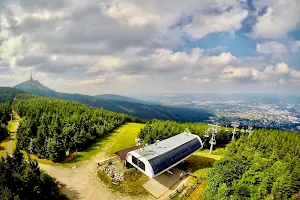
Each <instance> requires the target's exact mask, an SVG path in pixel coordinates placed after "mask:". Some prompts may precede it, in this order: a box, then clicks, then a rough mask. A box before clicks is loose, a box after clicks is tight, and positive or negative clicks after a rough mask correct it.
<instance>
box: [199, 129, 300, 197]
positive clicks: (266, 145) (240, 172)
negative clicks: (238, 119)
mask: <svg viewBox="0 0 300 200" xmlns="http://www.w3.org/2000/svg"><path fill="white" fill-rule="evenodd" d="M207 183H208V188H207V190H206V193H205V198H204V199H209V200H213V199H216V200H220V199H238V200H242V199H253V200H256V199H268V200H271V199H275V200H276V199H278V200H279V199H280V200H281V199H283V200H284V199H290V198H292V199H295V200H296V199H300V135H299V133H295V132H287V131H279V130H266V129H262V130H258V131H255V132H254V133H253V135H252V136H251V137H241V138H240V139H239V140H237V141H236V142H233V143H231V144H229V145H228V146H227V153H226V154H225V156H224V157H223V159H221V160H220V161H218V162H216V163H215V165H214V167H213V168H212V170H211V171H210V172H209V173H208V176H207Z"/></svg>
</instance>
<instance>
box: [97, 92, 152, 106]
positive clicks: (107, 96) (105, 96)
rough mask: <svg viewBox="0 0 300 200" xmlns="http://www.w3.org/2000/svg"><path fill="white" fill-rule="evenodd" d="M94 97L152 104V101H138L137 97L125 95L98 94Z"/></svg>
mask: <svg viewBox="0 0 300 200" xmlns="http://www.w3.org/2000/svg"><path fill="white" fill-rule="evenodd" d="M95 97H98V98H99V99H109V100H116V101H127V102H132V103H141V104H146V105H154V103H150V102H147V101H140V100H137V99H133V98H129V97H126V96H122V95H117V94H100V95H96V96H95Z"/></svg>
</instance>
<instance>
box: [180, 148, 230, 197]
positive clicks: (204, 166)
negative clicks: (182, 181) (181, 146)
mask: <svg viewBox="0 0 300 200" xmlns="http://www.w3.org/2000/svg"><path fill="white" fill-rule="evenodd" d="M224 151H225V148H218V149H215V150H214V151H213V154H212V155H210V154H209V150H208V149H205V150H200V151H198V152H196V153H194V154H193V155H192V156H191V157H189V158H188V159H187V160H186V166H187V168H189V169H190V170H191V171H192V173H193V174H194V175H196V176H197V177H203V178H204V179H203V181H202V183H201V184H200V185H199V186H198V187H197V188H196V189H195V190H194V192H193V193H192V194H191V196H190V197H189V198H188V199H189V200H198V199H200V198H201V196H202V194H203V192H204V190H205V188H206V179H205V177H206V174H207V172H208V170H209V169H210V168H211V167H212V166H213V163H214V162H215V161H217V160H220V159H221V158H222V155H223V154H224ZM196 180H197V179H196V178H194V177H188V180H187V185H188V187H189V186H192V185H194V183H195V182H196Z"/></svg>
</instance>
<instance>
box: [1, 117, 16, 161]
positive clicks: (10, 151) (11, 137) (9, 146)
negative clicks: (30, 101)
mask: <svg viewBox="0 0 300 200" xmlns="http://www.w3.org/2000/svg"><path fill="white" fill-rule="evenodd" d="M14 122H15V127H14V132H11V133H10V135H9V137H8V142H7V145H6V146H5V151H4V152H3V154H2V156H3V157H6V156H7V153H8V155H12V154H13V153H14V152H13V148H12V147H13V145H12V144H13V141H14V140H15V139H16V133H17V130H18V127H19V120H14Z"/></svg>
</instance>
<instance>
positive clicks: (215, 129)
mask: <svg viewBox="0 0 300 200" xmlns="http://www.w3.org/2000/svg"><path fill="white" fill-rule="evenodd" d="M208 126H209V128H208V129H207V132H209V131H211V138H210V141H209V143H210V150H209V153H210V154H212V150H213V146H214V145H215V144H217V142H216V134H217V133H218V132H219V131H220V128H221V126H219V125H218V124H208Z"/></svg>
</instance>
